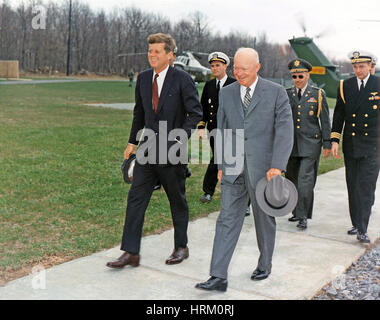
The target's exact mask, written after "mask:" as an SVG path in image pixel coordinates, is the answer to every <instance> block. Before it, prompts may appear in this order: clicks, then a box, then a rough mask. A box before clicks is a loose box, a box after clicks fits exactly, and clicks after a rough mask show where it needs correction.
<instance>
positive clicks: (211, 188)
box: [203, 136, 218, 196]
mask: <svg viewBox="0 0 380 320" xmlns="http://www.w3.org/2000/svg"><path fill="white" fill-rule="evenodd" d="M210 147H211V151H212V157H211V159H210V163H209V165H208V167H207V170H206V173H205V176H204V179H203V192H204V193H207V194H209V195H211V196H212V195H213V194H214V192H215V187H216V185H217V183H218V165H217V164H215V163H214V137H212V136H211V137H210Z"/></svg>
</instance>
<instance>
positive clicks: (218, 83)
mask: <svg viewBox="0 0 380 320" xmlns="http://www.w3.org/2000/svg"><path fill="white" fill-rule="evenodd" d="M219 90H220V81H219V80H218V82H217V84H216V92H217V93H219Z"/></svg>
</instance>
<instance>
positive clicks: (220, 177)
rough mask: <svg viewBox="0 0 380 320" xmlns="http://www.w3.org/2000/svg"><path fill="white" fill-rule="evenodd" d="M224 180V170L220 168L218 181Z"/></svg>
mask: <svg viewBox="0 0 380 320" xmlns="http://www.w3.org/2000/svg"><path fill="white" fill-rule="evenodd" d="M221 180H222V170H218V181H219V182H220V181H221Z"/></svg>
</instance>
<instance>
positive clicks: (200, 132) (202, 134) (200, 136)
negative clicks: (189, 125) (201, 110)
mask: <svg viewBox="0 0 380 320" xmlns="http://www.w3.org/2000/svg"><path fill="white" fill-rule="evenodd" d="M204 134H205V131H204V129H198V135H199V138H201V139H203V138H204Z"/></svg>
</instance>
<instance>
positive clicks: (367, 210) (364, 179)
mask: <svg viewBox="0 0 380 320" xmlns="http://www.w3.org/2000/svg"><path fill="white" fill-rule="evenodd" d="M344 165H345V166H346V183H347V191H348V203H349V208H350V217H351V222H352V225H353V226H355V227H356V228H357V229H358V230H359V232H360V233H362V234H364V233H366V232H367V226H368V222H369V217H370V215H371V208H372V205H373V203H374V202H375V190H376V182H377V177H378V175H379V163H378V155H377V153H374V154H371V155H367V156H364V157H362V158H356V159H355V158H350V157H347V156H345V157H344Z"/></svg>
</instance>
